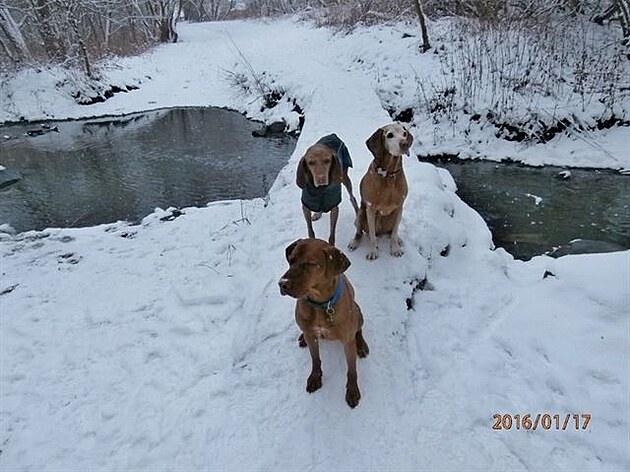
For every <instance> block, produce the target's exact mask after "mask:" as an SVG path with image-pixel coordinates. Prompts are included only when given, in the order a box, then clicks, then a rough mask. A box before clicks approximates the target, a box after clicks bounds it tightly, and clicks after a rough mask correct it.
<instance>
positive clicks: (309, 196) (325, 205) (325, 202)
mask: <svg viewBox="0 0 630 472" xmlns="http://www.w3.org/2000/svg"><path fill="white" fill-rule="evenodd" d="M317 144H323V145H324V146H326V147H327V148H328V149H330V150H331V151H333V152H334V153H335V154H336V155H337V159H339V164H341V169H342V174H344V175H345V173H346V170H348V168H349V167H352V159H351V158H350V152H349V151H348V148H347V147H346V145H345V144H344V142H343V141H342V140H341V139H339V136H337V135H336V134H329V135H328V136H324V137H323V138H322V139H320V140H319V141H317ZM340 203H341V184H340V183H336V182H331V183H329V184H328V185H325V186H322V187H315V185H313V184H312V183H310V182H307V184H306V186H305V187H304V188H303V189H302V204H303V205H304V206H305V207H306V208H308V209H309V210H311V211H314V212H322V213H327V212H329V211H330V210H332V209H333V208H335V207H336V206H337V205H339V204H340Z"/></svg>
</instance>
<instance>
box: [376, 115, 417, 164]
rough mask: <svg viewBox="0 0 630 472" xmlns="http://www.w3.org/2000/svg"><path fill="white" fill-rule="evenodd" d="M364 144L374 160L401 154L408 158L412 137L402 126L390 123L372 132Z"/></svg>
mask: <svg viewBox="0 0 630 472" xmlns="http://www.w3.org/2000/svg"><path fill="white" fill-rule="evenodd" d="M365 144H366V146H367V147H368V149H369V150H370V152H371V153H372V154H373V155H374V158H375V159H376V160H380V159H382V158H383V157H385V156H386V155H388V154H389V155H391V156H395V157H399V156H402V155H403V154H406V155H407V156H408V155H409V149H410V148H411V145H412V144H413V136H412V135H411V133H410V132H409V130H408V129H407V128H405V127H404V126H403V125H400V124H398V123H392V124H391V125H387V126H383V127H382V128H379V129H377V130H376V131H374V133H373V134H372V136H370V137H369V139H368V140H367V141H366V142H365Z"/></svg>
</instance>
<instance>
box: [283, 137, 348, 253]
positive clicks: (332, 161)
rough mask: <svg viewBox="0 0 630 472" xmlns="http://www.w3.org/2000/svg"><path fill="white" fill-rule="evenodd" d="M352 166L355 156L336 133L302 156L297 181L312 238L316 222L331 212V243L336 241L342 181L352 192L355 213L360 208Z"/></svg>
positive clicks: (322, 139)
mask: <svg viewBox="0 0 630 472" xmlns="http://www.w3.org/2000/svg"><path fill="white" fill-rule="evenodd" d="M350 167H352V159H351V158H350V153H349V152H348V148H347V147H346V145H345V144H344V143H343V141H342V140H341V139H339V137H338V136H337V135H336V134H329V135H328V136H324V137H323V138H321V139H320V140H319V141H317V143H315V144H313V145H312V146H311V147H310V148H308V149H307V151H306V153H305V154H304V156H302V159H300V163H299V164H298V168H297V174H296V183H297V186H298V187H300V188H301V189H302V211H303V213H304V219H305V220H306V227H307V229H308V237H309V238H314V237H315V232H314V231H313V221H315V220H317V219H319V217H320V216H321V214H322V213H328V212H330V235H329V237H328V242H329V243H330V244H332V245H334V244H335V229H336V227H337V219H338V217H339V203H341V184H342V183H343V185H344V186H345V187H346V190H347V191H348V194H349V195H350V202H351V203H352V206H353V207H354V211H355V213H356V212H357V211H358V205H357V201H356V199H355V198H354V195H353V194H352V182H351V181H350V177H349V176H348V168H350Z"/></svg>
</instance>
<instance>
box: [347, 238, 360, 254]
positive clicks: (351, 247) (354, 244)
mask: <svg viewBox="0 0 630 472" xmlns="http://www.w3.org/2000/svg"><path fill="white" fill-rule="evenodd" d="M358 247H359V240H358V239H356V238H355V239H353V240H352V241H350V242H349V243H348V250H350V251H354V250H355V249H356V248H358Z"/></svg>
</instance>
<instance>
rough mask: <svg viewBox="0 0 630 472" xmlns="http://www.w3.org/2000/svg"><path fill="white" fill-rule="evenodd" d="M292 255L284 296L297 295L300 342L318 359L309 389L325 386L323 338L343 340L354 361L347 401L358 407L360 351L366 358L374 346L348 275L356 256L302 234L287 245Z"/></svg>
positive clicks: (282, 282)
mask: <svg viewBox="0 0 630 472" xmlns="http://www.w3.org/2000/svg"><path fill="white" fill-rule="evenodd" d="M286 258H287V261H288V262H289V270H288V271H287V272H286V273H285V274H284V275H283V276H282V277H281V278H280V281H279V282H278V285H279V286H280V293H281V294H282V295H289V296H291V297H293V298H296V299H297V302H296V303H295V321H296V322H297V324H298V326H299V327H300V329H301V330H302V335H300V346H301V347H305V345H306V346H308V348H309V351H310V353H311V360H312V369H311V374H310V375H309V376H308V381H307V382H306V391H307V392H309V393H310V392H314V391H315V390H318V389H319V388H321V386H322V367H321V360H320V358H319V340H320V339H327V340H337V341H341V342H342V343H343V346H344V352H345V354H346V363H347V365H348V380H347V383H346V402H347V403H348V405H349V406H350V407H351V408H354V407H355V406H357V405H358V404H359V399H360V398H361V392H360V391H359V385H358V384H357V368H356V361H357V355H358V356H359V357H365V356H367V355H368V353H369V352H370V350H369V348H368V345H367V343H366V342H365V339H363V333H362V326H363V314H362V313H361V309H360V308H359V305H357V303H356V302H355V301H354V289H353V288H352V285H350V282H349V281H348V278H347V277H346V276H345V275H344V274H343V272H345V271H346V269H347V268H348V267H350V261H349V260H348V258H347V257H346V256H345V255H344V254H343V253H342V252H341V251H340V250H339V249H337V248H335V247H334V246H332V245H330V244H328V243H326V242H325V241H322V240H321V239H298V240H297V241H295V242H294V243H292V244H291V245H290V246H288V247H287V249H286ZM304 343H305V344H304Z"/></svg>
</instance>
